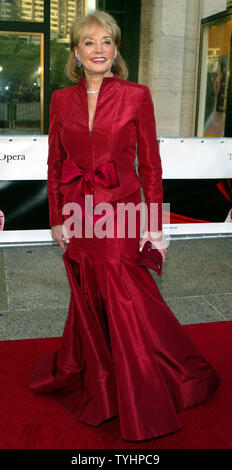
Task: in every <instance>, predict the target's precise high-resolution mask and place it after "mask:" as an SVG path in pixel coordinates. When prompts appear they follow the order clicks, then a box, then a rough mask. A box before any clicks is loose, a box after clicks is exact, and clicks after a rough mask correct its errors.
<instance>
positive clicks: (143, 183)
mask: <svg viewBox="0 0 232 470" xmlns="http://www.w3.org/2000/svg"><path fill="white" fill-rule="evenodd" d="M135 152H136V153H137V161H138V168H137V171H136V168H135ZM64 160H68V161H69V160H70V161H71V162H72V164H73V163H74V164H76V165H77V166H78V167H79V168H80V169H81V170H84V171H85V172H95V171H96V169H97V167H98V166H100V165H101V164H105V163H106V162H109V161H113V162H114V165H115V171H116V175H117V179H118V181H119V184H118V185H116V186H115V187H114V188H112V187H109V188H108V187H105V186H103V185H102V184H101V183H100V182H95V188H94V194H93V203H94V206H95V205H96V204H98V203H101V202H113V201H117V200H120V199H122V198H124V197H126V196H128V195H129V194H132V193H133V192H135V191H136V189H138V188H143V191H144V200H145V202H146V205H147V208H148V217H147V221H146V222H147V228H148V229H149V230H151V231H157V230H161V229H162V202H163V188H162V166H161V159H160V155H159V146H158V142H157V138H156V124H155V117H154V105H153V101H152V98H151V93H150V90H149V88H148V87H147V86H145V85H140V84H136V83H133V82H130V81H128V80H122V79H120V78H119V77H118V76H117V75H116V74H114V75H113V77H104V78H103V81H102V83H101V86H100V90H99V94H98V101H97V106H96V112H95V116H94V122H93V129H92V132H91V131H90V130H89V114H88V101H87V93H86V80H85V78H82V79H81V80H80V81H79V82H78V83H77V84H75V85H73V86H71V87H69V88H65V89H61V90H56V91H55V92H54V93H53V95H52V99H51V105H50V127H49V153H48V200H49V214H50V225H51V226H52V225H59V224H62V223H63V220H64V219H63V217H62V208H63V205H64V204H65V203H66V202H70V201H71V197H70V195H69V197H67V198H66V196H68V191H69V190H68V189H66V190H65V193H66V194H63V193H62V190H63V189H64V185H62V188H61V187H60V182H61V175H62V171H63V162H64ZM76 184H77V182H76ZM73 185H74V182H70V185H69V186H70V190H71V187H73ZM150 203H156V204H157V209H158V222H157V223H156V222H153V225H152V226H151V225H150V224H151V221H150V210H149V208H150ZM154 225H155V226H154Z"/></svg>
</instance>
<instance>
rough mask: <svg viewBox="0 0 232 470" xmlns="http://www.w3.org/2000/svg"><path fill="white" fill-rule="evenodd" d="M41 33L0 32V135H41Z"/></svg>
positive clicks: (42, 54)
mask: <svg viewBox="0 0 232 470" xmlns="http://www.w3.org/2000/svg"><path fill="white" fill-rule="evenodd" d="M43 64H44V34H43V33H29V32H15V31H14V32H10V31H0V135H5V134H8V135H9V134H11V135H22V134H27V135H28V134H43V130H44V122H43V115H44V113H43V103H44V66H43Z"/></svg>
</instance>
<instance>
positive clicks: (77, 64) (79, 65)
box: [75, 56, 82, 67]
mask: <svg viewBox="0 0 232 470" xmlns="http://www.w3.org/2000/svg"><path fill="white" fill-rule="evenodd" d="M75 62H76V66H77V67H81V66H82V63H81V61H80V59H79V58H78V57H76V56H75Z"/></svg>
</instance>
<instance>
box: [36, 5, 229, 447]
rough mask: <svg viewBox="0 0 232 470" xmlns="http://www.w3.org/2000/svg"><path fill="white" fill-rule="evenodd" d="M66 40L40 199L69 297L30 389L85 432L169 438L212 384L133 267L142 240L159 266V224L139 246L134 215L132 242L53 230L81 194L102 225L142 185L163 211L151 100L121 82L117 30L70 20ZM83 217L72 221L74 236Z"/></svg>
mask: <svg viewBox="0 0 232 470" xmlns="http://www.w3.org/2000/svg"><path fill="white" fill-rule="evenodd" d="M70 36H71V51H70V58H69V62H68V65H67V70H68V71H69V76H70V77H71V78H72V79H73V81H76V83H75V85H73V86H71V87H69V88H65V89H62V90H57V91H55V92H54V93H53V96H52V101H51V107H50V129H49V156H48V198H49V212H50V225H51V228H52V236H53V239H54V240H56V241H57V242H58V243H59V244H60V246H61V248H62V249H63V250H64V253H63V261H64V263H65V267H66V271H67V275H68V279H69V282H70V287H71V298H70V306H69V312H68V316H67V320H66V324H65V328H64V332H63V336H62V341H61V346H60V349H59V350H58V351H56V352H51V353H49V354H44V355H43V356H40V357H38V358H37V360H36V362H35V365H34V370H33V374H32V376H31V379H30V387H31V390H32V391H33V392H35V393H38V394H40V393H52V394H53V396H54V397H55V398H56V399H57V400H58V401H59V403H60V404H61V405H62V406H63V407H64V408H65V409H66V410H67V411H68V412H69V413H70V414H71V415H72V416H73V418H75V419H77V420H78V421H82V422H84V423H87V424H91V425H98V424H100V423H101V422H102V421H104V420H106V419H109V418H112V417H116V416H119V422H120V429H121V436H122V438H123V439H127V440H135V441H138V440H144V439H149V438H154V437H158V436H161V435H165V434H168V433H171V432H174V431H177V430H179V429H180V421H179V419H178V413H179V412H180V411H181V410H183V409H184V408H186V407H190V406H193V405H196V404H198V403H200V402H202V401H203V400H206V399H207V398H209V397H210V396H211V395H212V394H213V393H214V391H215V390H216V389H217V387H218V385H219V383H220V378H219V376H218V374H217V372H216V371H215V370H214V368H213V367H212V366H211V365H210V364H209V363H208V362H207V361H206V360H205V359H204V358H203V357H202V355H201V354H200V352H199V351H198V349H197V348H196V346H195V345H194V344H193V343H192V341H191V339H190V338H189V337H188V335H187V334H186V332H185V330H184V329H183V327H182V326H181V324H180V323H179V322H178V320H177V319H176V318H175V316H174V315H173V314H172V312H171V310H170V309H169V307H168V306H167V304H166V303H165V302H164V300H163V298H162V296H161V294H160V292H159V290H158V288H157V286H156V283H155V281H154V279H153V277H152V275H151V273H150V272H149V270H148V269H147V268H146V267H141V266H139V264H138V263H139V258H140V251H139V247H140V249H141V247H142V245H143V243H144V242H145V241H146V239H147V238H148V239H150V240H152V242H153V244H154V246H156V247H158V249H159V251H160V252H161V254H162V257H163V259H164V260H165V255H166V248H165V247H164V248H162V244H161V245H158V244H157V242H158V241H159V238H158V236H161V239H164V237H163V232H162V220H161V217H159V219H158V227H157V229H158V230H157V233H154V230H153V231H152V230H151V225H150V220H148V226H147V228H148V231H147V232H146V234H144V236H143V237H141V236H140V219H139V217H137V214H138V212H137V213H136V222H137V223H136V233H135V236H134V237H129V236H128V231H127V229H126V234H125V237H119V236H117V233H116V230H115V231H114V234H113V236H111V237H105V238H100V237H99V236H97V235H96V234H95V232H94V233H93V236H92V237H87V236H84V235H83V236H82V237H80V236H78V237H77V236H71V235H70V234H71V230H70V231H69V233H68V231H67V230H66V231H65V230H64V226H65V224H64V225H62V224H63V222H64V221H66V222H67V219H68V216H67V212H66V209H65V214H66V215H65V214H64V213H63V214H62V208H63V206H64V207H66V208H69V207H70V206H69V205H68V206H66V204H67V203H68V204H70V203H71V204H73V203H75V204H80V205H82V206H81V207H82V208H83V201H84V198H85V197H86V195H92V197H93V206H94V207H95V206H96V205H97V204H98V203H101V202H104V203H105V202H107V203H110V204H111V207H112V208H113V222H116V221H117V212H118V206H117V203H118V202H120V203H125V204H127V203H133V204H135V205H137V204H139V203H140V202H141V192H140V188H141V187H142V188H143V192H144V199H145V202H146V204H147V206H148V207H149V205H150V204H151V203H157V204H159V208H160V207H161V205H162V168H161V161H160V156H159V149H158V143H157V139H156V127H155V118H154V108H153V102H152V98H151V94H150V90H149V88H148V87H147V86H144V85H141V84H136V83H132V82H130V81H127V80H126V78H127V69H126V65H125V62H124V61H123V59H122V57H121V55H120V53H119V43H120V29H119V27H118V25H117V24H116V22H115V20H114V18H112V16H110V15H108V14H107V13H105V12H99V11H96V12H94V13H92V14H89V15H87V16H86V17H84V18H79V19H77V20H76V22H75V23H74V26H73V28H72V30H71V34H70ZM90 92H92V93H90ZM136 149H137V158H138V174H137V173H136V170H135V166H134V160H135V152H136ZM72 207H73V206H72ZM159 214H160V210H159ZM87 218H88V216H86V213H85V212H83V219H82V227H83V226H84V221H85V220H87ZM98 219H99V216H96V215H94V219H93V220H94V221H93V224H95V223H96V221H97V220H98ZM125 219H126V220H125V224H126V223H127V222H128V213H127V212H126V215H125ZM94 227H95V225H94ZM152 227H153V225H152ZM63 235H64V236H63ZM65 242H66V243H65Z"/></svg>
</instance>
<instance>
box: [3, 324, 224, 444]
mask: <svg viewBox="0 0 232 470" xmlns="http://www.w3.org/2000/svg"><path fill="white" fill-rule="evenodd" d="M184 328H186V330H187V332H188V334H189V335H190V336H191V337H192V339H193V341H194V342H195V344H196V345H197V346H198V348H199V349H200V351H201V353H202V354H203V356H204V357H205V358H206V359H207V360H208V361H209V362H211V364H212V365H213V366H214V367H215V368H216V370H217V371H218V372H219V374H220V376H221V378H222V384H221V386H220V387H219V389H218V390H217V391H216V393H215V395H214V396H213V397H212V398H211V399H210V400H208V401H206V402H204V403H201V404H200V405H198V406H195V407H193V408H188V409H186V410H184V411H183V412H182V413H181V414H180V420H181V423H182V430H181V431H178V432H177V433H174V434H171V435H168V436H164V437H161V438H158V439H150V440H147V441H139V442H132V441H125V440H123V439H121V436H120V427H119V419H118V417H117V418H113V419H111V420H108V421H105V422H104V423H102V424H101V425H100V426H90V425H87V424H84V423H79V422H76V421H74V420H73V419H72V418H71V417H70V416H69V415H68V414H67V413H66V412H65V411H64V410H63V409H62V408H61V407H60V406H59V405H58V403H57V402H56V401H55V400H54V399H53V398H52V396H49V395H35V394H33V393H32V392H31V391H30V388H29V386H28V382H29V378H30V375H31V372H32V369H33V364H34V360H35V358H36V357H37V356H38V355H40V354H42V353H44V352H47V351H54V350H56V349H57V348H58V347H59V342H60V338H42V339H28V340H16V341H2V342H0V378H1V386H0V390H1V391H0V396H1V397H0V422H1V425H0V448H1V449H231V446H232V406H231V403H232V368H231V363H232V340H231V339H232V322H229V321H228V322H217V323H205V324H197V325H186V326H184ZM156 406H157V405H156Z"/></svg>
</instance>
